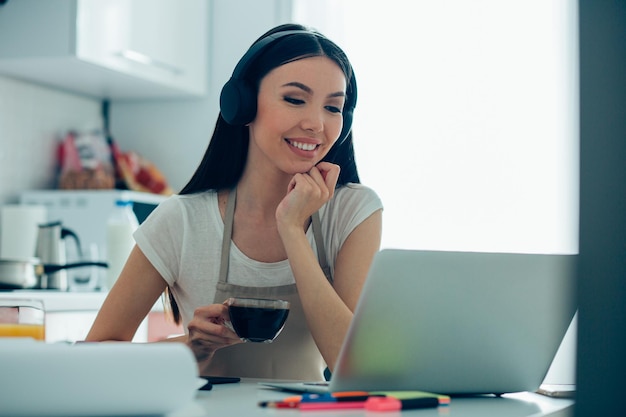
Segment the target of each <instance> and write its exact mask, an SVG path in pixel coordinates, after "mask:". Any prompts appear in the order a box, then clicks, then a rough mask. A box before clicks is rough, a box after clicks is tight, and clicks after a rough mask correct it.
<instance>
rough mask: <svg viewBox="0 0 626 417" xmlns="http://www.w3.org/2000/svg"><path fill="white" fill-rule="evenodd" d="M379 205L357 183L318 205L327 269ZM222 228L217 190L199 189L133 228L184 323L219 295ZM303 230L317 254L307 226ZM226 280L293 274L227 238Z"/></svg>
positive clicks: (288, 278) (273, 279) (286, 279)
mask: <svg viewBox="0 0 626 417" xmlns="http://www.w3.org/2000/svg"><path fill="white" fill-rule="evenodd" d="M379 209H382V202H381V201H380V198H379V197H378V195H377V194H376V193H375V192H374V191H373V190H371V189H370V188H367V187H365V186H363V185H361V184H348V185H346V186H343V187H340V188H338V189H337V190H336V191H335V194H334V196H333V198H332V199H331V200H330V201H328V202H327V203H326V204H325V205H324V206H323V207H322V208H321V209H320V218H321V224H322V236H323V239H324V246H325V250H326V257H327V260H328V264H329V266H330V269H331V272H334V266H335V259H336V258H337V253H338V252H339V249H340V248H341V246H342V245H343V243H344V241H345V240H346V239H347V237H348V236H349V235H350V233H351V232H352V231H353V230H354V228H355V227H356V226H358V225H359V224H360V223H361V222H363V221H364V220H365V219H367V218H368V217H369V216H370V215H371V214H372V213H374V212H375V211H377V210H379ZM223 233H224V222H223V221H222V218H221V216H220V211H219V206H218V199H217V193H216V192H202V193H198V194H188V195H174V196H172V197H170V198H168V199H167V200H165V201H163V202H162V203H160V204H159V205H158V207H157V208H156V209H155V210H154V211H153V212H152V213H151V214H150V216H149V217H148V218H147V219H146V220H145V221H144V222H143V223H142V224H141V226H140V227H139V229H137V231H136V232H135V234H134V237H135V241H136V242H137V245H138V246H139V248H140V249H141V250H142V252H143V253H144V255H145V256H146V257H147V258H148V260H149V261H150V263H152V265H153V266H154V267H155V268H156V270H157V271H158V272H159V273H160V274H161V276H162V277H163V278H164V279H165V281H166V282H167V283H168V284H169V286H170V288H171V289H172V292H173V294H174V296H175V298H176V301H177V303H178V307H179V309H180V313H181V317H182V320H183V326H184V328H185V329H186V328H187V324H188V323H189V321H190V320H191V319H192V318H193V313H194V310H195V309H196V308H198V307H200V306H203V305H208V304H213V303H214V302H217V303H221V302H222V301H224V300H214V298H215V289H216V285H217V282H218V280H219V269H220V253H221V246H222V236H223ZM306 236H307V238H308V239H309V242H311V246H312V247H313V250H314V252H315V253H316V254H317V252H316V251H317V248H316V245H315V239H314V237H313V230H312V229H311V227H309V229H308V230H307V233H306ZM228 282H229V283H231V284H237V285H243V286H250V287H263V286H279V285H286V284H293V283H294V282H295V279H294V276H293V274H292V272H291V268H290V266H289V261H288V260H284V261H280V262H273V263H265V262H259V261H256V260H254V259H251V258H249V257H247V256H246V255H245V254H244V253H242V252H241V251H240V250H239V248H237V246H236V245H235V244H231V247H230V264H229V271H228Z"/></svg>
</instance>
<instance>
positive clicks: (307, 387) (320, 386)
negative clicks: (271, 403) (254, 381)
mask: <svg viewBox="0 0 626 417" xmlns="http://www.w3.org/2000/svg"><path fill="white" fill-rule="evenodd" d="M328 384H329V383H328V381H319V382H313V381H311V382H259V385H262V386H265V387H268V388H273V389H279V390H281V391H287V392H297V393H310V394H326V393H327V392H329V391H328Z"/></svg>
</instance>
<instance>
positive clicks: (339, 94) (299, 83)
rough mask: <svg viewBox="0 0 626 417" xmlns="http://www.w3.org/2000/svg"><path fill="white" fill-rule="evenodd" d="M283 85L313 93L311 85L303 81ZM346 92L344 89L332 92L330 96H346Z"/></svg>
mask: <svg viewBox="0 0 626 417" xmlns="http://www.w3.org/2000/svg"><path fill="white" fill-rule="evenodd" d="M282 86H283V87H296V88H299V89H301V90H302V91H304V92H306V93H308V94H312V93H313V90H312V89H311V87H309V86H308V85H306V84H302V83H301V82H298V81H292V82H289V83H286V84H283V85H282ZM345 95H346V93H345V92H343V91H337V92H336V93H331V94H329V95H328V97H345Z"/></svg>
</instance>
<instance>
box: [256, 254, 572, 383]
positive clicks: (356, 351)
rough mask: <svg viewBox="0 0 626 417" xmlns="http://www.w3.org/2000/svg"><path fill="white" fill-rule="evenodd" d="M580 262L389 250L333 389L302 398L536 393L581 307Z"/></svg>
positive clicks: (373, 274) (362, 302)
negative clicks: (321, 395) (413, 392)
mask: <svg viewBox="0 0 626 417" xmlns="http://www.w3.org/2000/svg"><path fill="white" fill-rule="evenodd" d="M575 262H576V255H554V254H550V255H544V254H511V253H484V252H454V251H424V250H401V249H385V250H382V251H380V252H378V253H377V254H376V256H375V258H374V261H373V263H372V266H371V269H370V271H369V275H368V277H367V280H366V281H365V284H364V286H363V291H362V293H361V297H360V299H359V302H358V303H357V307H356V309H355V312H354V318H353V320H352V323H351V326H350V328H349V330H348V333H347V335H346V338H345V340H344V343H343V346H342V349H341V351H340V353H339V357H338V360H337V364H336V369H335V372H334V374H333V375H332V377H331V380H330V382H328V383H325V382H300V383H274V382H272V383H264V384H263V385H267V386H271V387H273V388H279V389H286V390H291V391H300V392H328V391H330V392H338V391H404V390H419V391H428V392H436V393H440V394H449V395H476V394H497V395H499V394H504V393H508V392H519V391H536V390H537V389H538V388H539V387H540V385H541V383H542V381H543V379H544V377H545V375H546V373H547V371H548V369H549V367H550V364H551V362H552V360H553V358H554V356H555V353H556V352H557V349H558V348H559V345H560V343H561V340H562V339H563V337H564V335H565V333H566V331H567V329H568V326H569V325H570V322H571V321H572V318H573V316H574V313H575V310H576V305H575V297H574V289H575V288H574V286H575Z"/></svg>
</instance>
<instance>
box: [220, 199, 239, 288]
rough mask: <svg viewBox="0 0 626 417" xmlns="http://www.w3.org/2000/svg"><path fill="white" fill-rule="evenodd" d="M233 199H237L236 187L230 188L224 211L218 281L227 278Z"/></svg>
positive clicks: (233, 211)
mask: <svg viewBox="0 0 626 417" xmlns="http://www.w3.org/2000/svg"><path fill="white" fill-rule="evenodd" d="M235 200H237V187H235V188H233V189H232V190H230V193H229V194H228V202H227V203H226V212H225V213H224V235H223V236H222V254H221V259H220V281H219V282H226V281H227V280H228V264H229V262H228V261H229V260H228V257H229V256H230V241H231V239H232V237H233V220H234V219H235Z"/></svg>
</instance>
